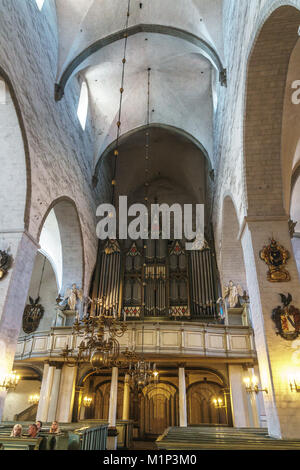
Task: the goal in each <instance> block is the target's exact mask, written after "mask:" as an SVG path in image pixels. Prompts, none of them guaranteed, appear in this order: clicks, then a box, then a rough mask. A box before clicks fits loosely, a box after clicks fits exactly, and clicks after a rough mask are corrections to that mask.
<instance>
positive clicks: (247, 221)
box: [237, 214, 290, 240]
mask: <svg viewBox="0 0 300 470" xmlns="http://www.w3.org/2000/svg"><path fill="white" fill-rule="evenodd" d="M289 220H290V217H289V216H288V215H287V214H283V215H266V216H263V215H251V216H245V217H244V220H243V223H242V225H241V228H240V231H239V234H238V237H237V239H238V240H241V238H242V236H243V233H244V231H245V228H246V226H247V225H248V226H250V225H251V223H256V222H261V223H265V222H288V221H289Z"/></svg>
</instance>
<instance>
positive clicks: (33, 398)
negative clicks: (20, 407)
mask: <svg viewBox="0 0 300 470" xmlns="http://www.w3.org/2000/svg"><path fill="white" fill-rule="evenodd" d="M39 401H40V396H39V395H30V397H29V398H28V403H29V404H30V405H37V404H38V402H39Z"/></svg>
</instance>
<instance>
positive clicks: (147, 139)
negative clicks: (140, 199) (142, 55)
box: [145, 67, 151, 205]
mask: <svg viewBox="0 0 300 470" xmlns="http://www.w3.org/2000/svg"><path fill="white" fill-rule="evenodd" d="M150 79H151V68H150V67H149V68H148V90H147V127H146V133H145V162H146V163H145V201H146V202H147V203H148V205H149V186H150Z"/></svg>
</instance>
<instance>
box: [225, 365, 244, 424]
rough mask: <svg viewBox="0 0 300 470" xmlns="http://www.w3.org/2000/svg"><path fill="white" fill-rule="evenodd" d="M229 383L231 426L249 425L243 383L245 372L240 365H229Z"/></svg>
mask: <svg viewBox="0 0 300 470" xmlns="http://www.w3.org/2000/svg"><path fill="white" fill-rule="evenodd" d="M228 373H229V383H230V392H231V394H230V398H231V410H232V418H233V426H234V427H235V428H247V427H249V415H248V398H247V392H246V387H245V384H244V378H245V373H244V370H243V367H242V366H241V365H229V366H228Z"/></svg>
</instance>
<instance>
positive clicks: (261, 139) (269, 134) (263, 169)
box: [244, 5, 300, 217]
mask: <svg viewBox="0 0 300 470" xmlns="http://www.w3.org/2000/svg"><path fill="white" fill-rule="evenodd" d="M299 24H300V11H299V10H297V9H296V8H294V7H292V6H290V5H284V6H279V7H278V8H277V9H276V10H274V11H273V12H272V13H271V14H270V16H269V17H268V18H267V19H266V21H265V22H264V24H263V25H262V27H261V29H260V30H259V32H258V34H257V37H256V40H255V42H254V45H253V48H252V51H251V54H250V58H249V61H248V71H247V85H246V97H245V100H246V103H245V120H244V152H245V175H246V189H247V199H248V216H259V217H265V216H270V215H271V216H273V217H274V216H277V217H278V216H279V217H280V216H285V215H286V213H285V210H284V200H283V181H282V161H281V150H282V122H283V107H284V97H285V88H286V81H287V74H288V67H289V61H290V57H291V54H292V51H293V49H294V47H295V45H296V42H297V40H298V28H299ZM274 67H276V69H275V70H274ZM262 96H263V97H264V99H263V100H262V99H261V97H262Z"/></svg>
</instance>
